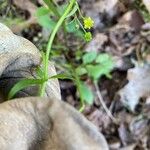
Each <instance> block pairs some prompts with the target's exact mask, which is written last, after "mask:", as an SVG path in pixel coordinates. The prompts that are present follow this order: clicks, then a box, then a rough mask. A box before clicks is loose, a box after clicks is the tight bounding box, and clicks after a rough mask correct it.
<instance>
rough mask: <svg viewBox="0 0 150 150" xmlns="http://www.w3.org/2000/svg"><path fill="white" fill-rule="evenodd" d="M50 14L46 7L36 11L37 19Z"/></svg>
mask: <svg viewBox="0 0 150 150" xmlns="http://www.w3.org/2000/svg"><path fill="white" fill-rule="evenodd" d="M47 14H49V9H47V8H46V7H43V6H42V7H39V8H38V9H37V11H36V16H37V17H41V16H44V15H47Z"/></svg>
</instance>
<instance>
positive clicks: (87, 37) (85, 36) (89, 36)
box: [84, 32, 92, 42]
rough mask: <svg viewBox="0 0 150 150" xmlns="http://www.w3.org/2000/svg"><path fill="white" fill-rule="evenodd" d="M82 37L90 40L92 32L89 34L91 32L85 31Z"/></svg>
mask: <svg viewBox="0 0 150 150" xmlns="http://www.w3.org/2000/svg"><path fill="white" fill-rule="evenodd" d="M84 38H85V40H86V41H87V42H89V41H91V40H92V34H91V32H86V33H85V34H84Z"/></svg>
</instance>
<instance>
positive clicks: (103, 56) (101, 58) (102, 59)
mask: <svg viewBox="0 0 150 150" xmlns="http://www.w3.org/2000/svg"><path fill="white" fill-rule="evenodd" d="M108 61H111V62H112V58H111V56H110V55H109V54H107V53H101V54H99V55H98V56H97V58H96V63H102V64H104V63H106V62H108Z"/></svg>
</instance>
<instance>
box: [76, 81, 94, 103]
mask: <svg viewBox="0 0 150 150" xmlns="http://www.w3.org/2000/svg"><path fill="white" fill-rule="evenodd" d="M78 90H79V93H80V96H81V98H82V99H83V100H84V101H85V102H86V103H88V104H92V103H93V100H94V95H93V93H92V91H91V90H90V89H89V88H88V86H87V85H86V84H85V83H83V82H81V81H80V84H79V85H78Z"/></svg>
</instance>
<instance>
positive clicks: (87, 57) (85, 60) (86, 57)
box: [82, 51, 97, 64]
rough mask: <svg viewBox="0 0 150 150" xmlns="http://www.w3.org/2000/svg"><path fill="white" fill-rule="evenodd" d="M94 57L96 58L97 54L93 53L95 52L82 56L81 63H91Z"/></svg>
mask: <svg viewBox="0 0 150 150" xmlns="http://www.w3.org/2000/svg"><path fill="white" fill-rule="evenodd" d="M96 56H97V52H95V51H92V52H88V53H86V54H84V55H83V58H82V59H83V63H84V64H89V63H92V62H93V61H94V60H95V59H96Z"/></svg>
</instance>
